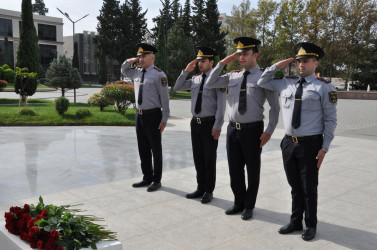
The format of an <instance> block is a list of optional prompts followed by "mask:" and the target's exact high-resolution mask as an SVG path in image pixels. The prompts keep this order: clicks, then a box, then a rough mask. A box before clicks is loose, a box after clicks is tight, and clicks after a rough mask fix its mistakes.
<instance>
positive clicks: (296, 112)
mask: <svg viewBox="0 0 377 250" xmlns="http://www.w3.org/2000/svg"><path fill="white" fill-rule="evenodd" d="M304 82H306V81H305V78H301V79H300V80H299V81H298V83H299V85H298V88H297V90H296V94H295V106H294V108H293V115H292V127H293V128H298V127H300V123H301V103H302V101H301V98H302V85H303V84H304Z"/></svg>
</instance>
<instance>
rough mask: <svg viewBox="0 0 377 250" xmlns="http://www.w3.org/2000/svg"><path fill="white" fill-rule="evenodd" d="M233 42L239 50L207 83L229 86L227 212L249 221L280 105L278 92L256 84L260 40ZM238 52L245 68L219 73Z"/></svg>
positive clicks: (216, 69)
mask: <svg viewBox="0 0 377 250" xmlns="http://www.w3.org/2000/svg"><path fill="white" fill-rule="evenodd" d="M234 43H235V44H237V52H236V53H234V54H232V55H230V56H228V57H226V58H224V59H223V60H221V61H220V63H218V64H217V65H216V67H215V68H214V70H213V71H212V73H211V74H210V75H209V78H208V80H207V82H206V85H207V86H208V87H211V88H224V87H228V104H229V106H228V116H229V125H228V129H227V154H228V164H229V174H230V185H231V188H232V191H233V194H234V206H233V207H232V208H230V209H228V210H226V212H225V213H226V214H227V215H231V214H237V213H240V212H242V216H241V218H242V219H243V220H248V219H250V218H251V217H252V216H253V209H254V207H255V202H256V198H257V194H258V188H259V177H260V165H261V161H260V155H261V152H262V147H263V146H264V145H265V144H266V143H267V142H268V141H269V140H270V138H271V135H272V133H273V131H274V129H275V127H276V124H277V122H278V117H279V109H280V108H279V101H278V95H277V94H276V93H274V92H273V91H270V90H266V89H262V88H260V87H258V85H257V81H258V79H259V77H260V76H261V75H262V70H261V69H260V68H259V66H258V64H257V62H256V60H257V58H258V56H259V54H258V45H259V44H260V41H259V40H257V39H254V38H250V37H238V38H236V39H234ZM237 55H238V60H239V62H240V64H241V65H242V67H244V70H240V71H233V72H230V73H228V74H225V75H222V76H220V73H221V70H222V69H223V68H224V66H225V65H226V64H228V63H230V62H232V61H233V60H234V59H235V57H236V56H237ZM266 99H267V100H268V102H269V104H270V106H271V109H270V115H269V124H268V126H267V128H266V130H265V131H263V130H264V123H263V119H264V116H263V111H264V108H263V105H264V103H265V101H266ZM245 164H246V169H247V179H248V187H247V188H246V184H245V171H244V168H245Z"/></svg>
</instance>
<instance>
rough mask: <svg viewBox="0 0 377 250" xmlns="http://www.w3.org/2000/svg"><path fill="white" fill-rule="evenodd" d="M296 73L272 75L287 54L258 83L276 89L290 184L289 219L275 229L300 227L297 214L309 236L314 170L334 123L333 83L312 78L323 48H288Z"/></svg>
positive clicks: (313, 222) (313, 220) (314, 205)
mask: <svg viewBox="0 0 377 250" xmlns="http://www.w3.org/2000/svg"><path fill="white" fill-rule="evenodd" d="M294 51H295V54H296V62H297V69H298V71H299V74H300V78H298V77H285V78H283V79H273V77H274V74H275V72H276V71H277V70H278V69H283V68H285V67H287V66H288V64H289V63H290V62H292V61H293V60H294V59H293V58H289V59H286V60H283V61H280V62H277V63H276V64H275V65H273V66H271V67H269V68H267V69H266V70H265V71H264V73H263V75H262V77H261V78H260V80H259V81H258V85H259V86H261V87H263V88H266V89H270V90H274V91H277V92H279V93H280V98H281V103H282V106H283V119H284V127H285V134H286V135H285V137H284V138H283V140H282V142H281V144H280V147H281V149H282V153H283V163H284V169H285V173H286V175H287V179H288V183H289V185H290V186H291V188H292V191H291V194H292V215H291V219H290V223H289V224H287V225H285V226H284V227H282V228H280V229H279V233H281V234H288V233H291V232H294V231H301V230H302V229H303V227H302V219H303V213H305V224H306V227H307V228H306V230H305V231H304V233H303V234H302V239H304V240H311V239H313V238H314V237H315V234H316V227H317V199H318V194H317V187H318V171H319V168H320V167H321V164H322V161H323V159H324V157H325V154H326V153H327V151H328V150H329V147H330V143H331V141H332V140H333V138H334V131H335V127H336V123H337V118H336V102H337V93H336V91H335V88H334V86H332V84H331V83H328V82H327V81H325V80H323V79H321V78H317V76H316V75H315V69H316V68H317V66H318V63H319V61H318V60H319V59H321V58H322V57H323V56H324V55H325V53H324V51H323V50H322V49H321V48H320V47H318V46H316V45H315V44H312V43H299V44H297V45H296V46H295V48H294Z"/></svg>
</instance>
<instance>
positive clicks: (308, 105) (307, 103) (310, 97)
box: [301, 91, 321, 111]
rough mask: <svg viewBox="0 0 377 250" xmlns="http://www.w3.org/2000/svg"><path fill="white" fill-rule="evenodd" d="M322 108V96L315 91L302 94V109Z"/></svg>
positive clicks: (313, 109)
mask: <svg viewBox="0 0 377 250" xmlns="http://www.w3.org/2000/svg"><path fill="white" fill-rule="evenodd" d="M319 109H321V101H320V96H319V95H318V94H317V93H316V92H314V91H308V92H307V93H304V94H303V95H302V107H301V110H306V111H315V110H319Z"/></svg>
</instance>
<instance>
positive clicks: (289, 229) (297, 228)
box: [279, 223, 302, 234]
mask: <svg viewBox="0 0 377 250" xmlns="http://www.w3.org/2000/svg"><path fill="white" fill-rule="evenodd" d="M301 230H302V224H301V223H300V224H299V225H295V224H292V223H289V224H287V225H285V226H284V227H282V228H280V229H279V233H280V234H290V233H292V232H294V231H301Z"/></svg>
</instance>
